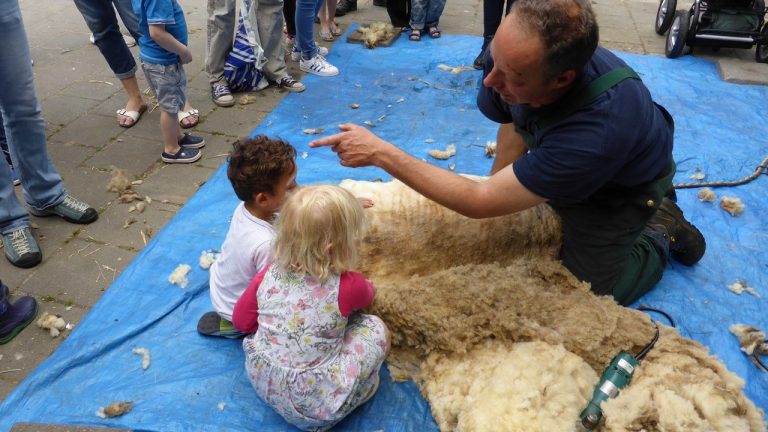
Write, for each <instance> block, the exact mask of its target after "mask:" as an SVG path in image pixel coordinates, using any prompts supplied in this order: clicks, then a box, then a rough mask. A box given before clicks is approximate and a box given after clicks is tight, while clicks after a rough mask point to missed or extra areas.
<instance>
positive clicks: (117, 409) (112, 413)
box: [96, 401, 133, 418]
mask: <svg viewBox="0 0 768 432" xmlns="http://www.w3.org/2000/svg"><path fill="white" fill-rule="evenodd" d="M132 409H133V402H131V401H126V402H112V403H111V404H109V405H107V406H105V407H101V408H99V409H98V411H96V415H97V416H99V417H101V418H112V417H120V416H121V415H123V414H125V413H128V412H130V411H131V410H132Z"/></svg>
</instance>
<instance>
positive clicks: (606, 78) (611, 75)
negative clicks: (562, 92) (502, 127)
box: [536, 67, 640, 130]
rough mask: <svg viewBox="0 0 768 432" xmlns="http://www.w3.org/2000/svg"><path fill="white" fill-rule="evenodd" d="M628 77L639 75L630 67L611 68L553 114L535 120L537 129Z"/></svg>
mask: <svg viewBox="0 0 768 432" xmlns="http://www.w3.org/2000/svg"><path fill="white" fill-rule="evenodd" d="M629 78H634V79H640V76H639V75H638V74H637V72H635V71H634V70H632V68H630V67H622V68H617V69H613V70H612V71H610V72H607V73H605V74H603V75H600V76H599V77H597V78H595V79H594V80H593V81H592V82H590V83H589V85H587V86H586V87H584V88H582V89H581V90H579V92H578V93H576V94H575V95H573V97H572V98H571V99H570V100H569V101H568V103H566V104H565V106H563V107H562V108H560V109H559V110H557V112H556V113H554V115H552V116H549V117H545V118H542V119H539V121H537V122H536V125H537V126H538V129H539V130H544V129H548V128H549V127H551V126H554V125H555V124H557V123H559V122H560V121H562V120H564V119H565V118H566V117H568V116H569V115H571V114H573V112H574V111H576V110H578V109H579V108H581V107H584V106H587V105H588V104H589V103H590V102H592V101H594V100H595V99H597V97H598V96H600V95H601V94H603V93H605V92H606V91H608V90H609V89H610V88H611V87H613V86H615V85H617V84H619V83H620V82H622V81H624V80H625V79H629Z"/></svg>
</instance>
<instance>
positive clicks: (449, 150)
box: [428, 144, 456, 160]
mask: <svg viewBox="0 0 768 432" xmlns="http://www.w3.org/2000/svg"><path fill="white" fill-rule="evenodd" d="M428 153H429V155H430V156H432V157H433V158H435V159H439V160H446V159H448V158H450V157H451V156H454V155H456V145H455V144H448V147H446V148H445V150H435V149H432V150H430V151H429V152H428Z"/></svg>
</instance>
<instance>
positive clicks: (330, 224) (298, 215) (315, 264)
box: [274, 185, 365, 282]
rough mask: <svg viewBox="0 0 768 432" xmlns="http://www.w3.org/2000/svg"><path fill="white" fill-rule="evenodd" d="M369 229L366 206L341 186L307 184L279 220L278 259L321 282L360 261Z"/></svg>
mask: <svg viewBox="0 0 768 432" xmlns="http://www.w3.org/2000/svg"><path fill="white" fill-rule="evenodd" d="M364 231H365V215H364V214H363V207H362V205H360V203H359V202H358V201H357V199H356V198H355V197H354V196H353V195H352V194H351V193H349V191H347V190H346V189H342V188H340V187H338V186H331V185H321V186H307V187H304V188H301V189H300V190H299V191H298V192H296V193H294V194H293V195H291V196H290V197H289V198H288V200H287V201H286V202H285V204H284V205H283V208H282V210H281V211H280V216H279V217H278V221H277V237H276V238H275V242H274V250H275V262H276V263H277V264H278V265H279V266H280V267H282V268H283V269H285V270H288V271H293V272H299V273H309V274H310V275H312V276H314V277H316V278H317V279H318V280H320V281H321V282H325V281H326V280H328V277H329V276H330V275H331V274H333V273H336V274H339V273H341V272H343V271H346V270H350V269H351V268H353V267H354V266H355V264H357V259H358V251H359V248H360V241H361V240H362V238H363V235H364Z"/></svg>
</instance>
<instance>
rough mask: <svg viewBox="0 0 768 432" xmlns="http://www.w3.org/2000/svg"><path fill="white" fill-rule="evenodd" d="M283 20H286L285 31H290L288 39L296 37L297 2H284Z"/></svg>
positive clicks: (287, 0)
mask: <svg viewBox="0 0 768 432" xmlns="http://www.w3.org/2000/svg"><path fill="white" fill-rule="evenodd" d="M283 18H285V29H286V30H287V31H288V37H289V38H291V39H293V38H294V37H296V0H285V1H284V2H283Z"/></svg>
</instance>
